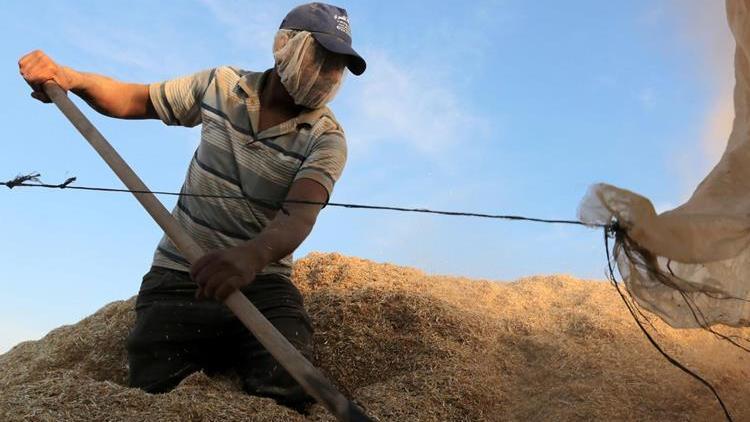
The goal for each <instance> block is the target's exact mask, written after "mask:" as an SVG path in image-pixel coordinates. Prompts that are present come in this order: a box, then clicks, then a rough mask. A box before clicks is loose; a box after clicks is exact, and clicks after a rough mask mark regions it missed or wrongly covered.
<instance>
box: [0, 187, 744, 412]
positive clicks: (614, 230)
mask: <svg viewBox="0 0 750 422" xmlns="http://www.w3.org/2000/svg"><path fill="white" fill-rule="evenodd" d="M76 180H77V179H76V177H70V178H68V179H67V180H65V181H64V182H63V183H60V184H48V183H43V182H42V181H41V180H40V174H39V173H31V174H27V175H21V176H17V177H16V178H14V179H12V180H9V181H7V182H0V186H6V187H8V188H9V189H13V188H16V187H31V188H46V189H70V190H83V191H95V192H117V193H131V194H154V195H165V196H187V197H198V198H218V199H230V200H242V201H249V202H253V203H257V204H261V205H264V206H266V207H269V208H275V209H280V210H282V211H283V212H287V211H286V210H285V209H284V207H283V205H284V204H309V205H322V206H329V207H341V208H349V209H367V210H383V211H396V212H410V213H423V214H438V215H446V216H461V217H473V218H489V219H499V220H513V221H526V222H534V223H546V224H568V225H577V226H585V227H591V228H602V229H603V231H604V248H605V251H606V257H607V268H608V274H607V278H608V279H609V281H610V283H611V284H612V285H613V286H614V287H615V289H616V290H617V293H618V294H619V295H620V297H621V298H622V300H623V302H624V303H625V307H626V308H627V309H628V311H629V313H630V314H631V315H632V317H633V319H634V320H635V322H636V324H637V325H638V327H639V328H640V329H641V331H642V332H643V334H644V335H645V336H646V339H647V340H648V341H649V343H650V344H651V345H652V346H653V347H654V348H655V349H656V350H657V351H658V352H659V353H660V354H661V355H662V356H663V357H664V358H665V359H666V360H667V361H668V362H669V363H670V364H672V365H673V366H675V367H676V368H678V369H680V370H681V371H683V372H685V373H687V374H688V375H690V376H691V377H693V378H695V379H696V380H698V381H699V382H700V383H702V384H703V385H705V386H706V387H707V388H708V389H709V390H710V391H711V393H713V395H714V397H715V398H716V400H717V401H718V403H719V405H720V406H721V408H722V410H723V412H724V416H725V417H726V419H727V420H728V421H730V422H731V421H732V416H731V414H730V413H729V410H728V409H727V406H726V405H725V404H724V401H723V400H722V398H721V396H720V395H719V393H718V391H717V390H716V388H715V387H714V386H713V385H712V384H711V383H709V382H708V381H706V380H705V379H704V378H703V377H701V376H700V375H698V374H697V373H695V372H694V371H691V370H690V369H688V368H687V367H686V366H685V365H684V364H682V363H680V362H679V361H678V360H677V359H675V358H674V357H672V356H671V355H669V354H668V353H667V352H666V351H664V349H663V347H661V346H660V345H659V344H658V343H657V342H656V340H655V339H654V338H653V336H652V335H651V334H650V333H649V332H648V330H647V329H646V327H644V326H643V323H642V322H641V320H640V318H638V314H640V315H642V316H643V318H645V319H646V321H647V322H648V324H649V325H650V326H651V327H652V328H653V329H654V330H656V328H655V327H654V326H653V324H651V321H649V320H648V318H646V317H645V315H643V314H642V313H641V310H640V308H639V307H637V306H636V305H635V304H631V303H629V302H628V300H627V298H626V297H625V294H624V293H623V292H622V291H621V290H620V283H619V282H618V281H617V278H616V276H615V272H614V268H613V264H612V262H613V260H612V256H611V254H610V245H609V239H610V238H617V236H618V235H620V234H621V233H622V229H621V228H620V227H619V225H618V224H617V222H612V223H611V224H608V225H605V224H589V223H583V222H581V221H578V220H564V219H546V218H536V217H526V216H520V215H503V214H485V213H479V212H462V211H441V210H432V209H427V208H406V207H390V206H381V205H367V204H350V203H338V202H315V201H303V200H289V199H285V200H282V201H270V200H266V199H262V198H254V197H251V196H246V195H242V196H239V195H209V194H198V193H190V192H164V191H151V190H147V191H138V190H129V189H118V188H103V187H93V186H72V183H74V182H75V181H76ZM626 290H627V289H626Z"/></svg>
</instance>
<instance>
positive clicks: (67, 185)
mask: <svg viewBox="0 0 750 422" xmlns="http://www.w3.org/2000/svg"><path fill="white" fill-rule="evenodd" d="M30 176H31V177H30ZM29 181H34V182H36V183H29ZM75 181H76V178H75V177H71V178H69V179H67V180H66V181H65V182H63V183H60V184H57V185H54V184H47V183H42V182H41V181H39V174H38V173H33V174H32V175H28V176H18V177H16V179H14V180H10V181H8V182H0V185H2V186H7V187H8V188H10V189H13V188H15V187H30V188H47V189H72V190H83V191H94V192H117V193H131V194H154V195H164V196H184V197H195V198H216V199H230V200H239V201H249V202H253V203H256V204H260V205H263V206H266V207H268V208H274V209H280V210H282V211H284V212H286V211H285V210H284V208H283V205H284V204H305V205H322V206H329V207H339V208H349V209H364V210H379V211H396V212H409V213H421V214H437V215H446V216H452V217H473V218H488V219H496V220H513V221H529V222H534V223H547V224H569V225H578V226H585V227H600V228H601V227H605V226H604V225H602V224H588V223H583V222H581V221H578V220H564V219H548V218H536V217H526V216H520V215H504V214H486V213H479V212H463V211H445V210H432V209H427V208H407V207H392V206H383V205H368V204H351V203H342V202H316V201H304V200H296V199H285V200H282V201H272V200H267V199H262V198H256V197H251V196H240V195H209V194H199V193H191V192H164V191H151V190H145V191H141V190H130V189H118V188H103V187H94V186H71V184H72V183H73V182H75Z"/></svg>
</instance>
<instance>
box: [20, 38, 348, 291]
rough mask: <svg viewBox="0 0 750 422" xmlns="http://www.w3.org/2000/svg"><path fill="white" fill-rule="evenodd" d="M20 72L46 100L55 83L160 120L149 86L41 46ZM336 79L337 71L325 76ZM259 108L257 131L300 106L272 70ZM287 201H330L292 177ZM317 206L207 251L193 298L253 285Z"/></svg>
mask: <svg viewBox="0 0 750 422" xmlns="http://www.w3.org/2000/svg"><path fill="white" fill-rule="evenodd" d="M18 67H19V70H20V73H21V76H22V77H23V78H24V79H25V80H26V82H27V83H28V84H29V85H30V86H31V88H32V93H31V96H32V97H34V98H35V99H37V100H39V101H42V102H45V103H48V102H50V100H49V98H48V97H47V96H46V95H45V94H44V92H43V91H42V88H41V87H42V85H43V84H44V83H45V82H48V81H53V82H55V83H57V84H58V85H59V86H60V87H61V88H62V89H64V90H65V91H70V92H73V93H74V94H76V95H78V96H79V97H81V98H82V99H83V100H84V101H86V102H87V103H88V104H89V105H90V106H91V107H92V108H93V109H95V110H97V111H98V112H99V113H101V114H104V115H106V116H110V117H115V118H120V119H158V116H157V114H156V110H155V109H154V106H153V104H152V103H151V99H150V96H149V92H148V85H147V84H134V83H125V82H120V81H117V80H115V79H112V78H109V77H106V76H102V75H97V74H93V73H84V72H78V71H76V70H74V69H71V68H70V67H66V66H61V65H59V64H57V63H56V62H55V61H54V60H52V58H50V57H49V56H48V55H46V54H45V53H44V52H42V51H41V50H35V51H32V52H31V53H28V54H26V55H24V56H23V57H22V58H21V59H20V60H19V61H18ZM326 71H328V72H338V73H342V72H343V66H335V67H333V68H329V69H327V70H326ZM327 76H330V77H334V78H335V77H338V78H340V77H341V75H335V74H332V75H327ZM260 102H261V110H260V117H259V128H258V131H259V132H260V131H263V130H264V129H267V128H269V127H273V126H275V125H277V124H279V123H283V122H285V121H287V120H289V119H292V118H294V117H296V116H297V115H298V114H299V113H300V112H301V111H303V108H302V107H300V106H298V105H296V104H295V103H294V100H293V99H292V97H291V96H290V95H289V93H288V92H287V90H286V88H284V86H283V84H282V83H281V79H280V78H279V76H278V74H277V72H276V71H275V70H274V71H273V72H271V73H270V77H269V78H268V79H267V81H266V82H265V84H264V86H263V88H262V90H261V92H260ZM286 199H287V200H296V201H307V202H314V203H324V202H326V201H327V200H328V194H327V192H326V189H325V188H324V187H323V186H322V185H320V184H319V183H318V182H315V181H313V180H311V179H304V178H303V179H299V180H297V181H295V182H294V183H293V184H292V185H291V188H290V189H289V192H288V193H287V196H286ZM321 208H322V206H321V205H312V204H298V203H287V204H285V205H284V209H285V210H286V211H287V213H283V212H273V214H274V216H273V219H272V220H271V222H270V223H269V224H268V226H267V227H266V228H265V229H264V230H263V231H262V232H261V233H260V234H259V235H258V236H256V237H255V238H254V239H252V240H249V241H247V242H245V243H243V244H241V245H239V246H236V247H232V248H228V249H221V250H215V251H211V252H209V253H206V254H205V255H204V256H203V257H201V258H200V259H199V260H198V261H196V262H194V263H193V264H192V266H191V269H190V275H191V277H192V279H193V280H194V281H195V282H196V283H198V290H197V292H196V297H198V298H214V299H216V300H219V301H223V300H224V299H226V298H227V296H229V295H230V294H231V293H232V292H233V291H235V290H237V289H239V288H241V287H242V286H245V285H247V284H249V283H251V282H252V281H253V280H254V279H255V275H256V274H257V273H258V272H259V271H260V270H261V269H263V268H264V267H265V266H266V265H268V264H270V263H272V262H275V261H278V260H279V259H281V258H283V257H285V256H287V255H289V254H290V253H292V252H293V251H294V250H295V249H297V247H298V246H299V245H300V244H301V243H302V241H303V240H304V239H305V238H306V237H307V236H308V234H309V233H310V231H311V230H312V228H313V226H314V225H315V221H316V220H317V217H318V213H319V212H320V210H321Z"/></svg>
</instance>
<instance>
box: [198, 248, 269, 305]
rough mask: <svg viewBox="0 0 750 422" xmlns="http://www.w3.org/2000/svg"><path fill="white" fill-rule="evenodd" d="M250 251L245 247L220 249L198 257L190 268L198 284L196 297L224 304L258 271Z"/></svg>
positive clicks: (251, 279) (253, 278)
mask: <svg viewBox="0 0 750 422" xmlns="http://www.w3.org/2000/svg"><path fill="white" fill-rule="evenodd" d="M254 255H255V254H254V253H253V251H252V250H251V249H250V248H248V247H244V246H237V247H233V248H228V249H221V250H218V251H215V252H211V253H208V254H206V255H204V256H203V257H201V258H200V259H199V260H198V261H196V262H195V263H194V264H193V265H192V266H191V267H190V276H191V277H192V279H193V281H195V282H196V283H198V291H197V292H196V297H199V298H201V297H203V298H214V299H216V300H218V301H224V299H226V298H227V296H229V295H230V294H231V293H232V292H233V291H235V290H237V289H239V288H241V287H243V286H245V285H247V284H250V283H251V282H252V281H253V280H255V274H256V272H257V271H259V270H260V268H256V266H257V265H258V264H257V263H256V262H255V261H256V259H255V258H256V257H255V256H254Z"/></svg>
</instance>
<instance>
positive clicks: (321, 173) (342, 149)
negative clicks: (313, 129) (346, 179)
mask: <svg viewBox="0 0 750 422" xmlns="http://www.w3.org/2000/svg"><path fill="white" fill-rule="evenodd" d="M314 142H315V143H314V144H313V146H312V148H311V150H310V155H309V156H308V157H307V158H306V159H305V161H304V162H303V163H302V166H301V167H300V169H299V170H298V171H297V175H296V176H295V178H294V180H295V181H296V180H299V179H312V180H314V181H316V182H318V183H320V184H321V185H323V187H324V188H325V189H326V191H327V192H328V198H330V197H331V193H332V192H333V185H335V184H336V182H337V181H338V180H339V178H340V177H341V173H342V172H343V171H344V165H345V164H346V139H345V138H344V136H343V134H341V133H340V132H328V133H325V134H323V135H321V136H320V137H318V139H316V140H315V141H314Z"/></svg>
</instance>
